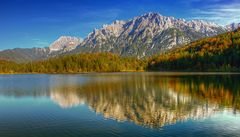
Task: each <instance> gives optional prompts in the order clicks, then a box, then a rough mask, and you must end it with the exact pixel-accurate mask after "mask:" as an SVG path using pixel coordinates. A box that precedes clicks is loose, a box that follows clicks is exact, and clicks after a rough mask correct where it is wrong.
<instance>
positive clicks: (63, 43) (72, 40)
mask: <svg viewBox="0 0 240 137" xmlns="http://www.w3.org/2000/svg"><path fill="white" fill-rule="evenodd" d="M81 42H82V39H81V38H77V37H70V36H61V37H59V38H58V39H57V40H56V41H54V42H53V43H52V44H51V45H50V46H49V49H50V52H56V51H61V50H67V51H71V50H73V49H75V48H76V47H77V46H78V45H80V43H81Z"/></svg>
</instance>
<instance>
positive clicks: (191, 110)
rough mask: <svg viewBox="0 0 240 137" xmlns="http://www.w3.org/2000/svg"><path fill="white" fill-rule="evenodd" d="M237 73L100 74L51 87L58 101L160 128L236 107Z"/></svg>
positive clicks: (238, 100)
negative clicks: (84, 80) (86, 106)
mask: <svg viewBox="0 0 240 137" xmlns="http://www.w3.org/2000/svg"><path fill="white" fill-rule="evenodd" d="M239 89H240V87H239V86H238V80H237V77H236V76H221V75H220V76H152V75H137V76H136V75H130V76H111V75H104V76H103V75H100V76H98V77H94V79H91V81H88V82H86V83H84V84H76V85H74V84H73V85H72V86H69V84H66V85H64V84H63V85H59V86H54V87H51V88H50V91H51V92H50V96H51V99H52V100H54V101H55V102H57V103H58V104H59V105H60V106H61V107H63V108H67V107H73V106H76V105H79V104H86V105H88V106H89V107H90V108H91V109H92V110H94V111H95V112H96V113H100V114H102V115H103V116H104V117H105V118H112V119H116V120H118V121H131V122H134V123H135V124H137V125H141V126H146V127H152V128H158V127H162V126H164V125H168V124H174V123H176V122H177V121H185V120H187V119H193V120H195V119H201V118H206V117H208V116H210V115H212V114H214V113H215V112H218V111H231V112H232V113H236V112H237V111H238V110H239V108H240V94H239Z"/></svg>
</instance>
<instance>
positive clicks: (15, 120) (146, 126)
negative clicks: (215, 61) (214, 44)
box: [0, 72, 240, 137]
mask: <svg viewBox="0 0 240 137" xmlns="http://www.w3.org/2000/svg"><path fill="white" fill-rule="evenodd" d="M239 110H240V75H238V74H227V73H224V74H218V73H215V74H214V73H212V74H211V73H206V74H205V73H150V72H149V73H147V72H146V73H91V74H74V75H73V74H72V75H67V74H62V75H44V74H42V75H40V74H39V75H0V137H81V136H89V137H90V136H91V137H112V136H116V137H118V136H125V137H136V136H140V137H141V136H142V137H143V136H146V137H154V136H163V137H164V136H185V137H187V136H195V137H196V136H199V137H201V136H213V137H216V136H231V137H232V136H240V113H239Z"/></svg>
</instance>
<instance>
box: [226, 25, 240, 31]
mask: <svg viewBox="0 0 240 137" xmlns="http://www.w3.org/2000/svg"><path fill="white" fill-rule="evenodd" d="M226 28H227V30H228V31H234V30H236V29H238V28H240V23H232V24H229V25H227V26H226Z"/></svg>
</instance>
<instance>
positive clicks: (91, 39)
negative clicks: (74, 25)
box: [0, 13, 240, 62]
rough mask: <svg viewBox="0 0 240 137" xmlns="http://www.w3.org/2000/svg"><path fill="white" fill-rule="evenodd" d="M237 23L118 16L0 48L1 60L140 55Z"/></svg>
mask: <svg viewBox="0 0 240 137" xmlns="http://www.w3.org/2000/svg"><path fill="white" fill-rule="evenodd" d="M238 27H240V23H239V24H236V23H233V24H230V25H227V26H221V25H218V24H215V23H212V22H206V21H203V20H191V21H186V20H184V19H176V18H174V17H166V16H162V15H160V14H159V13H147V14H144V15H141V16H137V17H134V18H133V19H130V20H127V21H122V20H121V21H119V20H117V21H114V22H113V23H112V24H109V25H103V27H102V28H100V29H94V30H93V31H92V32H91V33H89V34H88V36H87V37H86V38H85V39H81V38H78V37H70V36H61V37H60V38H59V39H57V40H56V41H55V42H53V43H52V44H51V45H50V46H49V47H45V48H29V49H21V48H16V49H10V50H4V51H0V60H10V61H15V62H29V61H35V60H41V59H47V58H50V57H56V56H61V55H66V54H76V53H96V52H111V53H115V54H119V55H121V56H134V57H138V58H143V57H145V56H151V55H154V54H159V53H163V52H167V51H168V50H171V49H173V48H177V47H180V46H183V45H185V44H188V43H190V42H192V41H195V40H198V39H201V38H205V37H211V36H216V35H218V34H222V33H224V32H227V31H232V30H235V29H237V28H238Z"/></svg>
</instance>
